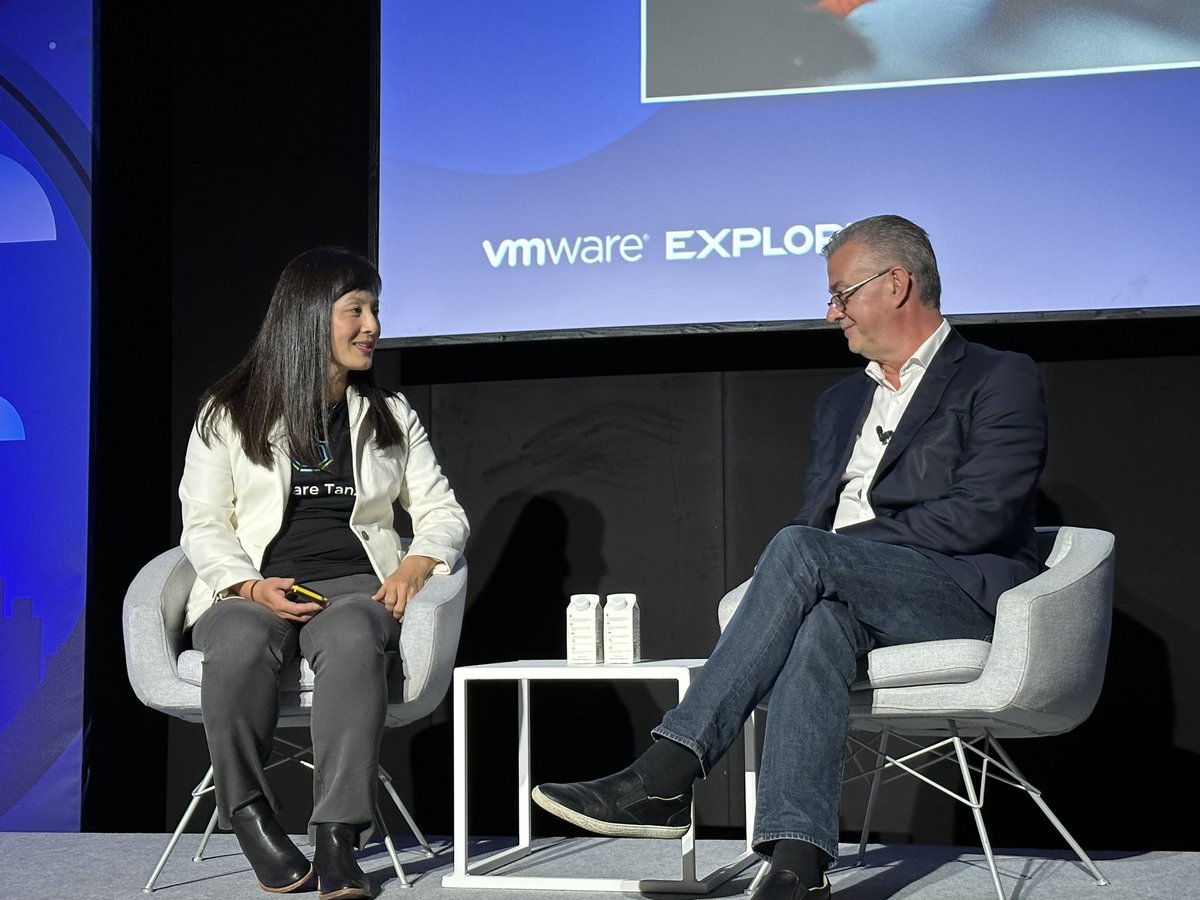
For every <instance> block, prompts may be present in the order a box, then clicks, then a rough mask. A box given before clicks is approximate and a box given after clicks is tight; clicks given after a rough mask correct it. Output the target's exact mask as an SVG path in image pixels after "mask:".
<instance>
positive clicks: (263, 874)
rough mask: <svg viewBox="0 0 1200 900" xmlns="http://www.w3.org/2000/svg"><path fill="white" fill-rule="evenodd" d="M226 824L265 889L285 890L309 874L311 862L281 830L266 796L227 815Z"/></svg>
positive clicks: (310, 873) (305, 881) (295, 885)
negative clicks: (231, 828) (231, 827)
mask: <svg viewBox="0 0 1200 900" xmlns="http://www.w3.org/2000/svg"><path fill="white" fill-rule="evenodd" d="M229 824H230V825H232V826H233V833H234V834H235V835H237V840H238V845H239V846H240V847H241V848H242V853H244V854H245V855H246V859H247V860H248V861H249V862H250V866H251V867H252V868H253V869H254V877H256V878H257V879H258V886H259V887H260V888H262V889H263V890H264V891H267V892H269V893H272V894H287V893H290V892H291V891H294V890H297V889H299V888H301V887H303V886H304V885H305V884H306V883H307V882H308V881H309V880H310V879H311V878H312V875H313V865H312V863H310V862H309V861H308V859H307V858H306V857H305V856H304V854H303V853H301V852H300V850H299V849H297V847H296V845H295V844H293V843H292V840H291V838H289V837H288V836H287V835H286V834H284V833H283V829H282V828H281V827H280V825H279V822H278V821H276V819H275V814H274V813H272V812H271V807H270V805H269V804H268V803H267V801H266V800H262V799H259V800H255V801H254V802H253V803H250V804H247V805H246V806H243V807H242V808H241V809H238V810H237V811H235V812H234V814H233V815H232V816H230V817H229Z"/></svg>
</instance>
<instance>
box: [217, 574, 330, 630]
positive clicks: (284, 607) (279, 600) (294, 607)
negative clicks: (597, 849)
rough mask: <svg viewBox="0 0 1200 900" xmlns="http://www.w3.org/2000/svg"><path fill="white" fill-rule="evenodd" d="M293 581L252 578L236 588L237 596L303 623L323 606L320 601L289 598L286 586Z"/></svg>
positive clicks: (283, 617) (290, 619)
mask: <svg viewBox="0 0 1200 900" xmlns="http://www.w3.org/2000/svg"><path fill="white" fill-rule="evenodd" d="M295 583H296V579H295V578H253V579H251V580H250V581H243V582H242V583H241V584H239V585H238V586H237V588H236V590H237V594H238V596H240V597H244V598H245V599H247V600H250V601H251V602H253V603H257V604H258V605H259V606H265V607H266V608H267V609H269V610H270V611H271V612H273V613H275V615H277V616H279V618H281V619H287V620H288V621H289V622H300V623H301V624H303V623H305V622H307V621H308V620H309V619H311V618H312V617H313V616H315V615H316V614H317V613H319V612H320V611H321V610H322V609H324V607H323V606H321V604H320V603H297V602H295V601H294V600H289V599H288V598H287V591H288V588H290V587H291V586H292V585H293V584H295Z"/></svg>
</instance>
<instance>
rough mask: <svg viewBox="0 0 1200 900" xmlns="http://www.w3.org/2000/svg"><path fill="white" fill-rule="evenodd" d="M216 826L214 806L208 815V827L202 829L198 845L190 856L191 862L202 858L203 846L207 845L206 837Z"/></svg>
mask: <svg viewBox="0 0 1200 900" xmlns="http://www.w3.org/2000/svg"><path fill="white" fill-rule="evenodd" d="M216 827H217V808H216V807H215V806H214V807H213V811H212V815H211V816H209V817H208V827H207V828H205V829H204V834H203V836H202V837H201V838H200V846H199V847H197V848H196V853H195V855H194V856H193V857H192V862H200V860H202V859H204V848H205V847H207V846H208V839H209V838H210V837H212V833H213V831H215V830H216Z"/></svg>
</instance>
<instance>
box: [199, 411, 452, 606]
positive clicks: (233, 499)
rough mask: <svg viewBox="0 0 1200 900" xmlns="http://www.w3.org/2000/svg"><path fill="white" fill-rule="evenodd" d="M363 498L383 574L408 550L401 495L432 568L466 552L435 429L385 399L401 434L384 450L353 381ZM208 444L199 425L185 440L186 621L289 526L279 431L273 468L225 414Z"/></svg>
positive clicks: (353, 438)
mask: <svg viewBox="0 0 1200 900" xmlns="http://www.w3.org/2000/svg"><path fill="white" fill-rule="evenodd" d="M346 403H347V407H348V413H349V421H350V447H351V451H352V454H353V458H354V484H355V489H356V497H355V501H354V510H353V511H352V512H351V514H350V527H351V528H352V529H354V533H355V534H356V535H358V538H359V540H360V541H361V542H362V545H363V549H364V550H365V551H366V553H367V557H368V558H369V559H370V560H371V566H372V568H373V569H374V570H375V574H376V575H377V576H379V580H380V581H383V580H384V579H385V578H387V576H388V575H390V574H391V573H392V572H393V571H395V569H396V566H398V565H399V564H400V560H401V559H403V558H404V555H405V552H406V551H405V549H404V548H403V547H402V546H401V543H400V536H399V535H398V534H397V533H396V530H395V528H394V527H393V508H392V504H393V503H394V502H396V501H399V503H400V505H401V506H402V507H403V508H404V509H405V510H407V511H408V514H409V516H410V517H411V519H412V524H413V540H412V544H411V545H410V546H409V547H408V548H407V552H408V553H413V554H416V555H418V556H428V557H432V558H433V559H436V560H438V565H437V567H436V568H435V569H434V574H439V573H440V574H445V573H447V572H449V571H450V570H452V569H453V568H454V567H455V566H456V565H457V564H458V561H459V560H460V559H461V557H462V551H463V547H464V545H465V544H466V540H467V534H468V531H469V529H468V526H467V517H466V514H465V513H464V512H463V509H462V507H461V506H460V505H459V504H458V501H457V500H455V498H454V491H453V490H451V488H450V485H449V483H448V482H447V481H446V476H445V475H443V474H442V470H441V468H440V467H439V466H438V463H437V459H436V458H435V457H434V454H433V448H432V447H431V446H430V445H429V437H428V435H427V434H426V433H425V429H424V428H423V427H422V426H421V422H420V420H418V418H417V414H416V413H415V412H413V410H412V407H410V406H409V405H408V401H407V400H405V399H404V398H403V397H400V396H396V397H395V398H393V399H390V400H389V401H388V405H389V407H390V408H391V410H392V414H393V415H394V416H395V418H396V421H397V422H399V423H400V428H401V431H402V433H403V436H404V440H403V442H402V443H401V444H400V445H398V446H394V447H389V448H387V449H386V450H381V449H379V447H377V446H376V445H375V444H374V443H373V442H372V441H370V440H369V438H370V436H371V427H370V418H369V417H368V416H367V409H368V405H367V402H366V400H365V399H363V398H362V397H361V396H360V395H359V394H358V392H357V391H356V390H355V389H354V388H353V387H351V388H349V389H348V390H347V391H346ZM213 431H214V433H213V434H212V436H211V438H210V440H211V442H212V446H211V447H210V446H208V445H207V444H205V443H204V441H203V440H201V438H200V435H199V431H198V429H197V427H196V426H193V428H192V435H191V438H190V440H189V441H188V449H187V457H186V460H185V462H184V467H183V479H182V480H181V481H180V483H179V499H180V501H181V503H182V505H183V534H182V536H181V537H180V541H179V542H180V544H181V545H182V546H183V552H184V553H185V554H187V558H188V560H189V561H190V562H191V564H192V566H193V567H194V568H195V570H196V574H197V576H198V578H197V579H196V583H195V585H194V586H193V588H192V592H191V595H190V596H189V598H188V604H187V616H186V620H185V625H186V627H191V626H192V625H193V624H194V623H195V622H196V620H197V619H198V618H200V614H201V613H203V612H204V611H205V610H206V609H208V607H210V606H211V605H212V604H213V603H214V602H216V601H217V600H221V599H223V598H224V597H226V596H229V591H230V589H231V588H232V587H233V586H234V585H236V584H240V583H241V582H243V581H246V580H247V579H250V578H262V577H263V576H262V573H261V572H260V571H259V566H260V565H261V564H262V558H263V553H264V552H265V551H266V548H267V545H268V544H270V543H271V541H272V540H273V539H274V538H275V536H276V535H277V534H278V533H279V530H280V528H281V527H282V525H283V515H284V510H285V509H286V508H287V501H288V496H289V493H290V491H291V471H292V468H291V460H290V458H289V455H288V452H287V450H286V441H285V440H283V439H282V434H280V435H278V436H276V438H275V439H273V440H272V449H273V453H274V457H275V465H274V466H273V467H272V468H270V469H266V468H263V467H262V466H260V465H257V464H255V463H253V462H251V461H250V460H249V459H248V458H247V457H246V455H245V454H244V453H243V452H242V446H241V438H240V437H239V436H238V435H237V434H236V433H235V432H234V430H233V427H232V425H231V423H230V420H229V416H228V414H227V413H221V414H220V415H219V416H218V417H217V419H216V420H215V428H214V429H213Z"/></svg>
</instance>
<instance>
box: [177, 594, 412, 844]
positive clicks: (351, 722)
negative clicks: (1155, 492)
mask: <svg viewBox="0 0 1200 900" xmlns="http://www.w3.org/2000/svg"><path fill="white" fill-rule="evenodd" d="M308 585H309V586H311V587H313V588H315V589H316V590H318V591H320V592H321V593H323V594H324V595H325V596H326V597H328V598H329V606H328V607H327V608H326V609H324V610H323V611H321V612H320V613H318V614H317V615H316V616H314V617H313V618H312V619H311V620H309V621H308V622H307V623H305V624H304V625H299V624H297V623H295V622H288V621H286V620H284V619H281V618H279V617H278V616H277V615H275V614H274V613H272V612H270V611H269V610H268V609H266V608H264V607H262V606H259V605H258V604H256V603H253V602H251V601H249V600H243V599H241V598H231V599H229V600H223V601H221V602H220V603H216V604H213V606H211V607H209V608H208V609H207V610H205V612H204V614H203V615H201V616H200V618H199V620H197V622H196V625H195V627H194V628H193V629H192V645H193V646H194V647H195V648H196V649H197V650H200V651H202V652H203V653H204V675H203V679H202V681H201V683H200V709H201V712H202V713H203V715H204V732H205V736H206V737H207V739H208V752H209V756H210V757H211V759H212V765H213V780H214V786H215V793H216V800H217V812H218V818H219V821H220V824H221V826H222V827H223V828H229V817H230V815H231V814H232V813H233V812H235V811H236V810H238V809H240V808H241V807H243V806H246V805H247V804H249V803H253V802H254V801H255V800H258V799H259V798H265V799H266V800H267V801H268V802H269V803H270V804H271V808H272V809H274V810H278V809H279V800H278V798H277V797H276V795H275V792H274V791H273V790H272V789H271V786H270V784H269V783H268V782H267V776H266V771H265V768H264V767H265V765H266V763H267V761H268V759H269V757H270V755H271V743H272V741H271V739H272V737H273V736H274V734H275V725H276V721H277V720H278V718H279V673H280V671H281V670H282V669H283V667H284V666H286V665H287V664H288V663H289V662H291V661H292V660H293V659H295V657H296V655H297V654H300V655H302V656H303V657H304V658H305V659H307V660H308V662H309V665H311V666H312V669H313V674H314V675H315V679H316V680H315V684H314V688H313V697H312V724H311V728H312V743H313V763H314V766H315V768H314V770H313V812H312V818H311V819H310V820H309V827H308V832H309V838H310V840H311V839H312V836H313V832H314V830H315V826H316V825H318V824H320V823H325V822H340V823H344V824H349V825H355V826H357V827H358V829H359V835H360V841H362V840H365V839H366V837H367V836H368V835H369V834H370V832H371V823H372V822H373V820H374V809H375V789H376V785H377V783H378V777H379V776H378V771H379V744H380V740H381V738H382V737H383V726H384V722H385V720H386V717H387V702H388V690H387V676H388V666H389V651H390V652H391V653H395V652H396V651H398V649H399V639H400V624H399V623H398V622H397V621H396V620H395V619H394V618H392V615H391V613H390V612H388V610H387V608H386V607H385V606H384V605H383V604H382V603H379V602H378V601H375V600H372V599H371V595H372V594H373V593H375V591H377V590H378V589H379V579H378V578H376V577H375V576H374V575H351V576H347V577H344V578H333V579H328V580H325V581H310V582H308ZM392 659H396V658H395V657H394V656H393V657H392ZM394 664H395V665H399V661H398V660H396V661H395V663H394Z"/></svg>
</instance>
